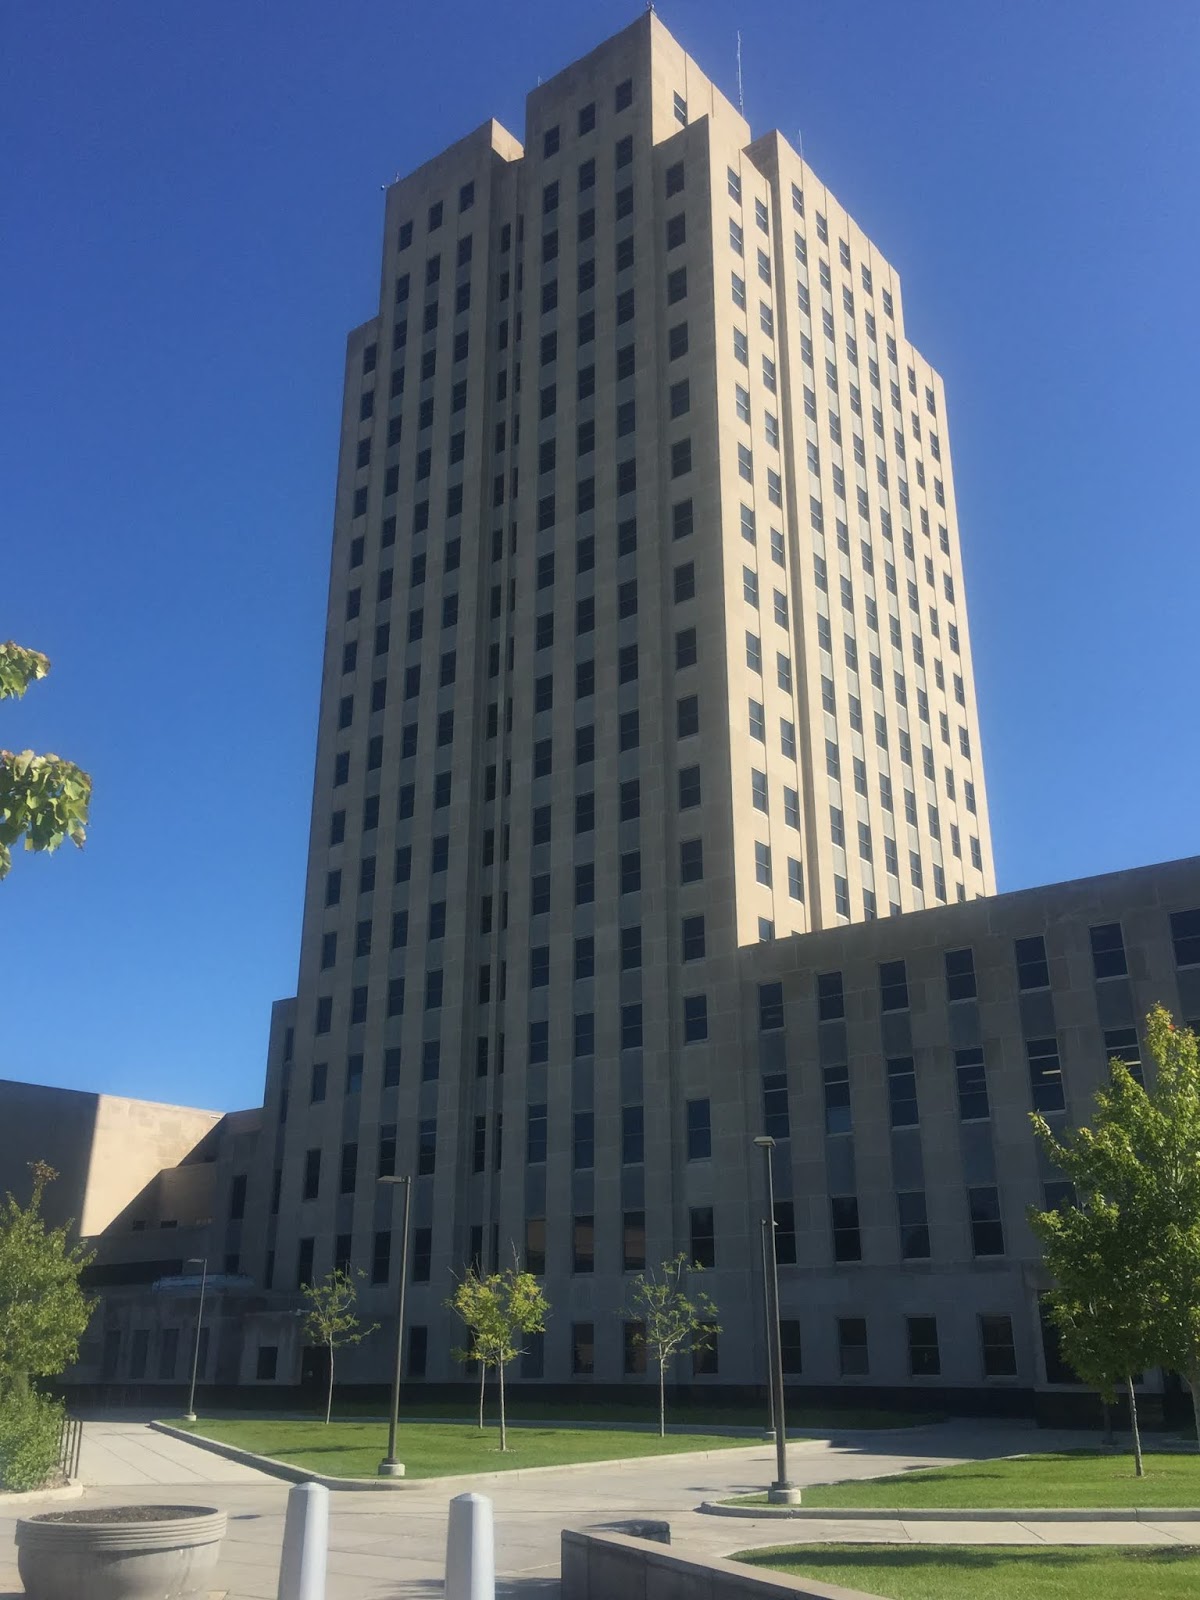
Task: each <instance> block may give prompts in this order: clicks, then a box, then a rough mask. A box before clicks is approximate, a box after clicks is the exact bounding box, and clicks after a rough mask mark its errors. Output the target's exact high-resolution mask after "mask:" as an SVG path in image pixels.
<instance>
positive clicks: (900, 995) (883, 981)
mask: <svg viewBox="0 0 1200 1600" xmlns="http://www.w3.org/2000/svg"><path fill="white" fill-rule="evenodd" d="M907 1007H908V976H907V973H906V972H905V967H904V963H903V961H881V962H880V964H879V1008H880V1010H881V1011H904V1010H906V1009H907Z"/></svg>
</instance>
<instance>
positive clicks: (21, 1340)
mask: <svg viewBox="0 0 1200 1600" xmlns="http://www.w3.org/2000/svg"><path fill="white" fill-rule="evenodd" d="M29 1170H30V1171H31V1172H32V1174H33V1190H32V1194H31V1196H30V1200H29V1204H28V1205H27V1206H22V1205H20V1204H19V1203H18V1202H17V1200H16V1199H15V1198H14V1196H13V1195H11V1194H8V1195H6V1196H5V1198H4V1202H3V1204H2V1205H0V1407H2V1406H3V1405H4V1404H5V1402H6V1401H7V1400H9V1399H10V1398H13V1397H14V1396H16V1397H23V1396H24V1395H25V1394H26V1393H27V1391H28V1390H29V1386H30V1382H31V1380H32V1379H34V1378H53V1377H57V1375H58V1374H59V1373H60V1372H62V1371H63V1369H64V1368H65V1367H69V1366H70V1365H71V1363H72V1362H73V1361H75V1360H77V1359H78V1356H79V1341H80V1339H81V1338H82V1337H83V1334H84V1331H85V1329H86V1328H87V1325H88V1322H89V1320H90V1318H91V1315H92V1306H93V1302H92V1301H91V1300H90V1299H89V1298H88V1297H87V1295H85V1294H84V1292H83V1290H82V1289H81V1288H80V1287H79V1275H80V1273H81V1272H82V1271H83V1269H84V1267H86V1266H87V1265H88V1264H89V1263H90V1262H91V1260H92V1259H93V1257H92V1254H91V1253H90V1252H88V1251H85V1250H84V1249H83V1248H82V1246H80V1245H78V1244H71V1243H70V1241H69V1237H68V1235H69V1232H70V1229H69V1225H67V1224H64V1225H63V1226H62V1227H60V1228H50V1227H47V1225H46V1219H45V1218H44V1217H43V1216H42V1214H41V1206H42V1195H43V1193H44V1191H45V1188H46V1185H47V1184H48V1183H52V1182H53V1181H54V1179H55V1178H56V1177H57V1176H58V1174H57V1172H55V1170H54V1168H53V1167H51V1166H47V1164H46V1163H45V1162H44V1161H31V1162H30V1163H29Z"/></svg>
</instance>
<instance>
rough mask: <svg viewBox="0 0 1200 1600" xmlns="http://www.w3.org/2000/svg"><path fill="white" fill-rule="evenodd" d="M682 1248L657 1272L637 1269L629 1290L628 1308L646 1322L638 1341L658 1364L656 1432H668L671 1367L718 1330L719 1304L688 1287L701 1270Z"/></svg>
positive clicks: (708, 1342)
mask: <svg viewBox="0 0 1200 1600" xmlns="http://www.w3.org/2000/svg"><path fill="white" fill-rule="evenodd" d="M702 1270H703V1268H702V1267H700V1265H699V1264H698V1263H697V1262H689V1261H688V1258H687V1256H686V1255H684V1254H683V1253H682V1252H681V1253H680V1254H679V1255H677V1256H676V1257H675V1258H674V1260H673V1261H664V1262H663V1263H662V1265H661V1266H660V1267H659V1268H658V1270H657V1271H655V1270H654V1269H653V1268H651V1269H650V1271H648V1272H642V1273H639V1274H638V1276H637V1277H636V1278H635V1279H634V1280H633V1284H632V1287H631V1290H630V1302H631V1305H630V1309H631V1311H632V1314H633V1316H634V1317H635V1318H636V1319H637V1320H638V1321H639V1322H640V1323H641V1324H642V1331H641V1332H640V1333H639V1334H638V1336H637V1338H638V1343H639V1344H641V1345H643V1346H644V1347H645V1348H646V1349H647V1350H648V1351H649V1352H650V1354H651V1355H652V1356H653V1358H654V1360H655V1362H656V1364H657V1366H658V1431H659V1434H660V1435H662V1434H665V1433H666V1431H667V1380H666V1374H667V1366H668V1364H669V1363H670V1362H671V1361H673V1360H674V1359H675V1357H676V1356H677V1355H678V1354H679V1353H680V1351H682V1350H685V1349H688V1348H691V1349H692V1350H704V1349H706V1348H707V1347H708V1346H709V1345H710V1344H711V1343H712V1341H713V1340H714V1339H715V1338H716V1336H717V1334H718V1333H720V1331H721V1328H720V1324H719V1323H718V1322H717V1308H716V1306H715V1305H714V1303H713V1302H712V1300H710V1299H709V1297H708V1295H707V1294H705V1293H704V1291H703V1290H702V1289H701V1290H694V1291H692V1292H691V1293H689V1292H688V1289H687V1277H688V1274H689V1273H694V1272H701V1271H702Z"/></svg>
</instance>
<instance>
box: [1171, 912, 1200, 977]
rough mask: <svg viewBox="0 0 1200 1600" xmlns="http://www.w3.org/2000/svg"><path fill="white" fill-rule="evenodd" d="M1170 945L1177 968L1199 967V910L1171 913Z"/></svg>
mask: <svg viewBox="0 0 1200 1600" xmlns="http://www.w3.org/2000/svg"><path fill="white" fill-rule="evenodd" d="M1171 943H1172V944H1173V945H1174V947H1175V965H1176V966H1177V967H1195V966H1200V910H1196V911H1173V912H1172V913H1171Z"/></svg>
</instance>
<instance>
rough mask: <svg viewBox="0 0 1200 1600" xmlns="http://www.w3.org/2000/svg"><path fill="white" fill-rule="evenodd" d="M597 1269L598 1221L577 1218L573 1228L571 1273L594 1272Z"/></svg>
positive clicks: (581, 1217) (591, 1217)
mask: <svg viewBox="0 0 1200 1600" xmlns="http://www.w3.org/2000/svg"><path fill="white" fill-rule="evenodd" d="M595 1267H596V1219H595V1217H593V1216H577V1217H576V1218H575V1219H574V1221H573V1223H572V1227H571V1271H572V1272H593V1271H595Z"/></svg>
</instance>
